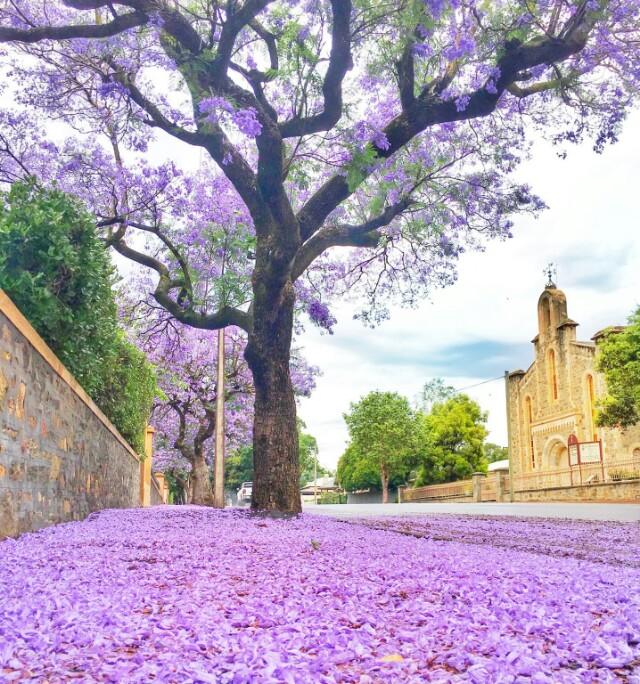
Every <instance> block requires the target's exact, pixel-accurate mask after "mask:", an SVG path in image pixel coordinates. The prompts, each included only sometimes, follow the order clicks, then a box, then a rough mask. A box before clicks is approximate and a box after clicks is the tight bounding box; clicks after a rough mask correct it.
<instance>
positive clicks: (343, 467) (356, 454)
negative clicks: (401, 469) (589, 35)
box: [336, 443, 404, 492]
mask: <svg viewBox="0 0 640 684" xmlns="http://www.w3.org/2000/svg"><path fill="white" fill-rule="evenodd" d="M336 479H337V480H338V483H339V484H340V486H341V487H342V488H343V489H345V490H346V491H349V492H353V491H356V490H358V489H378V490H379V489H380V488H381V481H380V468H379V466H378V464H377V463H375V462H374V461H373V460H372V459H369V458H367V456H366V454H363V453H362V452H360V451H359V450H358V449H357V448H356V446H355V445H354V444H353V443H351V444H349V445H348V446H347V448H346V449H345V452H344V454H342V456H341V457H340V460H339V461H338V469H337V471H336ZM402 481H403V482H404V480H402Z"/></svg>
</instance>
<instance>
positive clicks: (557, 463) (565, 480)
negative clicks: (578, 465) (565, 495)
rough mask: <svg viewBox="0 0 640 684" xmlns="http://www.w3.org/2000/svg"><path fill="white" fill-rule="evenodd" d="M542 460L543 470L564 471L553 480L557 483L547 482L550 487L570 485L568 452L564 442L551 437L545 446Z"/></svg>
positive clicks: (558, 438)
mask: <svg viewBox="0 0 640 684" xmlns="http://www.w3.org/2000/svg"><path fill="white" fill-rule="evenodd" d="M543 459H544V461H543V462H544V466H545V470H550V471H564V472H562V473H558V476H557V478H555V479H556V480H557V481H554V482H549V484H550V485H551V486H553V485H558V486H562V485H567V484H569V483H570V480H571V476H570V474H569V450H568V449H567V444H566V442H565V441H564V440H563V439H562V438H560V437H552V438H551V439H549V441H548V442H547V443H546V444H545V448H544V453H543Z"/></svg>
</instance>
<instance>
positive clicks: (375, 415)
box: [341, 392, 416, 503]
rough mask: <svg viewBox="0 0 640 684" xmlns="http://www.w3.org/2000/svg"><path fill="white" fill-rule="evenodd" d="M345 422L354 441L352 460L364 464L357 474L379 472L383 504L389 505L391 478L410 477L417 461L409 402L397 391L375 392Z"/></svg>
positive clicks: (354, 408)
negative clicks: (411, 469) (412, 467)
mask: <svg viewBox="0 0 640 684" xmlns="http://www.w3.org/2000/svg"><path fill="white" fill-rule="evenodd" d="M344 419H345V422H346V423H347V427H348V429H349V436H350V438H351V445H350V446H351V448H352V451H351V453H350V454H349V456H348V458H354V459H356V460H357V461H361V462H360V463H359V464H358V465H357V469H355V470H354V472H357V470H360V471H361V472H362V473H365V472H372V471H373V470H375V471H377V473H378V475H379V482H380V486H381V487H382V502H383V503H388V502H389V484H390V481H391V479H392V478H395V477H401V478H404V477H406V475H407V474H408V471H409V470H410V468H411V466H412V465H413V463H414V460H415V446H416V442H415V436H416V421H415V415H414V413H413V411H412V410H411V407H410V406H409V402H408V401H407V399H405V398H404V397H401V396H400V395H399V394H397V393H396V392H371V393H369V394H368V395H367V396H365V397H363V398H362V399H361V400H360V401H359V402H357V403H355V404H351V410H350V411H349V413H346V414H344ZM347 451H349V450H347ZM343 474H344V469H343ZM341 484H342V485H343V486H345V484H344V482H342V481H341ZM345 488H346V486H345Z"/></svg>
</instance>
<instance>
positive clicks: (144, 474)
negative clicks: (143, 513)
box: [140, 425, 155, 506]
mask: <svg viewBox="0 0 640 684" xmlns="http://www.w3.org/2000/svg"><path fill="white" fill-rule="evenodd" d="M154 432H155V428H153V427H151V425H147V427H146V429H145V432H144V458H142V459H140V505H141V506H151V462H152V460H153V433H154Z"/></svg>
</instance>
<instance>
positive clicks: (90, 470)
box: [0, 290, 159, 538]
mask: <svg viewBox="0 0 640 684" xmlns="http://www.w3.org/2000/svg"><path fill="white" fill-rule="evenodd" d="M149 460H150V459H149ZM142 463H144V461H143V462H142ZM140 465H141V462H140V460H139V459H138V456H137V455H136V454H135V452H134V451H133V450H132V449H131V447H130V446H129V445H128V444H127V442H126V441H125V440H124V439H123V438H122V437H121V436H120V434H119V433H118V432H117V430H116V429H115V428H114V427H113V425H112V424H111V423H110V422H109V421H108V420H107V418H106V417H105V416H104V415H103V414H102V413H101V411H100V410H99V409H98V407H97V406H96V405H95V404H94V403H93V402H92V401H91V399H90V398H89V397H88V396H87V395H86V393H85V392H84V390H82V388H81V387H80V386H79V385H78V384H77V382H76V381H75V380H74V379H73V377H72V376H71V375H70V374H69V372H68V371H67V370H66V369H65V368H64V366H62V364H61V363H60V361H59V360H58V359H57V358H56V357H55V356H54V354H53V352H51V350H50V349H49V348H48V347H47V346H46V344H45V343H44V342H43V341H42V339H41V338H40V337H39V336H38V335H37V333H36V332H35V331H34V330H33V328H32V327H31V326H30V325H29V323H28V322H27V321H26V319H24V317H23V316H22V315H21V314H20V312H18V311H17V309H16V308H15V307H14V306H13V304H12V303H11V302H10V300H9V299H8V298H7V296H6V295H5V294H4V293H3V292H2V291H1V290H0V538H2V537H3V536H9V535H16V534H20V533H22V532H25V531H30V530H35V529H38V528H40V527H44V526H45V525H49V524H52V523H58V522H65V521H69V520H78V519H81V518H84V517H85V516H86V515H88V514H89V513H91V512H92V511H96V510H98V509H101V508H121V507H131V506H138V505H139V503H140V489H141V487H140V476H141V471H143V470H144V469H141V468H140ZM154 484H155V483H154ZM157 489H158V487H157V485H156V486H155V487H152V490H157ZM154 494H156V492H155V491H154V492H153V493H151V496H152V498H153V499H154V500H157V499H158V498H159V497H157V496H154ZM149 503H151V502H149ZM147 505H148V504H147Z"/></svg>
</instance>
